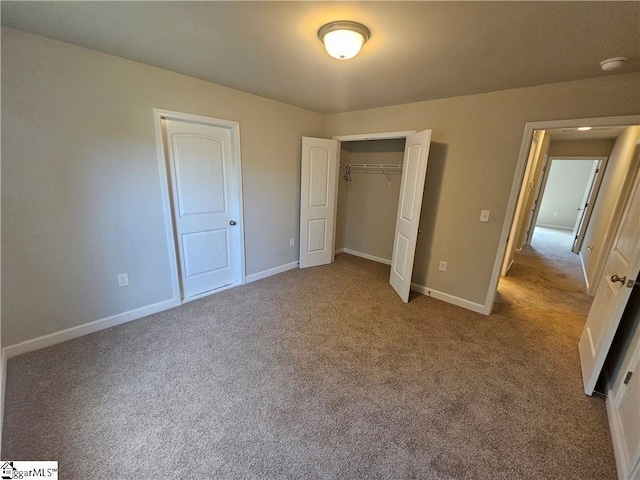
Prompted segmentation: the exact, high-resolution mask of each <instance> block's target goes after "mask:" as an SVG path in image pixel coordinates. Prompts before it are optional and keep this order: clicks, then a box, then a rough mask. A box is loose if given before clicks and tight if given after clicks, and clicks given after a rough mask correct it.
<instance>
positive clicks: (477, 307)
mask: <svg viewBox="0 0 640 480" xmlns="http://www.w3.org/2000/svg"><path fill="white" fill-rule="evenodd" d="M411 290H413V291H414V292H418V293H421V294H423V295H427V296H429V297H433V298H436V299H438V300H442V301H443V302H447V303H451V304H453V305H457V306H458V307H462V308H466V309H467V310H471V311H472V312H476V313H481V314H483V315H489V314H490V313H491V309H490V308H488V307H487V306H485V305H482V304H480V303H475V302H472V301H470V300H466V299H464V298H460V297H456V296H454V295H450V294H448V293H443V292H439V291H437V290H433V289H432V288H429V287H425V286H423V285H418V284H417V283H412V284H411Z"/></svg>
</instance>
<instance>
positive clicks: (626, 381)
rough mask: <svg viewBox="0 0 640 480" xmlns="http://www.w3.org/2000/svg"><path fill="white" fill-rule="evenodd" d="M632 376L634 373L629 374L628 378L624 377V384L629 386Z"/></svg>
mask: <svg viewBox="0 0 640 480" xmlns="http://www.w3.org/2000/svg"><path fill="white" fill-rule="evenodd" d="M631 375H633V372H627V376H626V377H624V382H623V383H624V384H625V385H628V384H629V380H631Z"/></svg>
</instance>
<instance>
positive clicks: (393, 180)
mask: <svg viewBox="0 0 640 480" xmlns="http://www.w3.org/2000/svg"><path fill="white" fill-rule="evenodd" d="M430 142H431V130H424V131H422V132H417V133H416V132H413V131H412V132H390V133H382V134H367V135H349V136H338V137H334V138H333V139H322V138H312V137H303V138H302V158H301V169H300V268H307V267H313V266H317V265H325V264H328V263H331V262H333V259H334V256H335V252H336V249H338V250H339V251H344V252H347V253H352V254H355V255H360V256H363V257H365V258H369V259H371V260H376V261H380V262H383V263H388V264H390V265H391V272H390V275H389V283H390V284H391V286H392V287H393V288H394V289H395V290H396V292H397V293H398V295H399V296H400V297H401V298H402V300H403V301H404V302H407V301H408V299H409V290H410V288H411V274H412V272H413V259H414V256H415V248H416V241H417V236H418V221H419V219H420V209H421V207H422V194H423V191H424V181H425V176H426V171H427V160H428V155H429V146H430Z"/></svg>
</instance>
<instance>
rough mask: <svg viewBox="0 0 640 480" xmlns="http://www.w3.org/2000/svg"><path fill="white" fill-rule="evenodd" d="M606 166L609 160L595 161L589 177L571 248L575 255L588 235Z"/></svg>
mask: <svg viewBox="0 0 640 480" xmlns="http://www.w3.org/2000/svg"><path fill="white" fill-rule="evenodd" d="M606 165H607V158H604V159H602V160H594V162H593V168H592V170H591V174H590V175H589V179H588V180H587V186H588V187H587V189H586V190H585V192H584V198H583V199H582V202H581V203H580V209H579V210H580V211H579V214H578V219H577V220H576V224H575V226H574V228H573V239H574V240H573V246H572V247H571V251H572V252H573V253H580V248H582V243H583V241H584V236H585V235H586V233H587V227H588V226H589V220H590V219H591V213H592V212H593V207H594V206H595V203H596V198H597V197H598V192H599V191H600V184H601V183H602V179H603V177H604V171H605V167H606Z"/></svg>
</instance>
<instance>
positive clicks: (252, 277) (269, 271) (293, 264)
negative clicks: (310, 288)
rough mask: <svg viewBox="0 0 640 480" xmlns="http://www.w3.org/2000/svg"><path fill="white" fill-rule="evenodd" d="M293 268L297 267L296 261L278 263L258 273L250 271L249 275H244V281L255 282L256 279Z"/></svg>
mask: <svg viewBox="0 0 640 480" xmlns="http://www.w3.org/2000/svg"><path fill="white" fill-rule="evenodd" d="M295 268H298V262H291V263H285V264H284V265H280V266H279V267H273V268H269V269H267V270H263V271H261V272H258V273H252V274H251V275H247V276H246V283H252V282H257V281H258V280H262V279H263V278H267V277H270V276H272V275H277V274H278V273H282V272H287V271H289V270H293V269H295Z"/></svg>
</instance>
